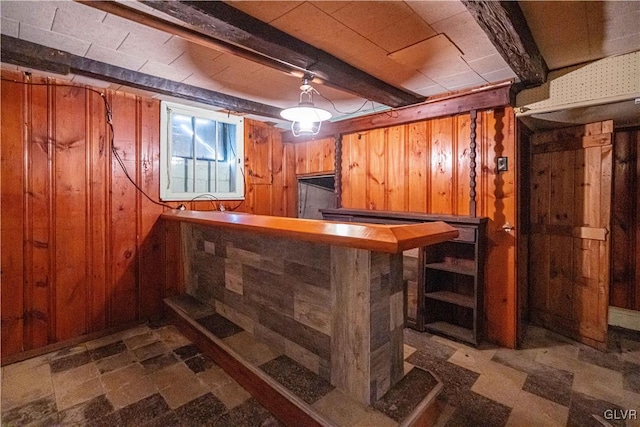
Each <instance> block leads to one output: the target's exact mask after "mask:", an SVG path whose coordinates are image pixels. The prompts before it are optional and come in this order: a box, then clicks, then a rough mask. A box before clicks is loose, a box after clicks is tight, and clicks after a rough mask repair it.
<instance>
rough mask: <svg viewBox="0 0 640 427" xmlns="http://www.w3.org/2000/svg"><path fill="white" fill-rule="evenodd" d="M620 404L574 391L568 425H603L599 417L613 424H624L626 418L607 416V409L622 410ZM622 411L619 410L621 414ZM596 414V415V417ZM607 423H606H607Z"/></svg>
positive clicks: (577, 426) (579, 426)
mask: <svg viewBox="0 0 640 427" xmlns="http://www.w3.org/2000/svg"><path fill="white" fill-rule="evenodd" d="M621 409H622V408H620V407H619V406H618V405H614V404H613V403H611V402H607V401H604V400H600V399H595V398H593V397H591V396H587V395H586V394H582V393H578V392H574V393H573V395H572V397H571V406H569V419H568V420H567V427H591V426H593V427H602V426H603V423H602V422H601V421H600V420H598V418H597V417H600V419H602V420H604V421H606V422H607V423H609V425H613V426H621V427H622V426H624V425H625V422H624V420H615V419H607V418H605V416H606V414H605V411H607V410H609V411H620V410H621ZM619 413H620V412H618V414H619ZM594 415H595V417H594ZM605 425H606V424H605Z"/></svg>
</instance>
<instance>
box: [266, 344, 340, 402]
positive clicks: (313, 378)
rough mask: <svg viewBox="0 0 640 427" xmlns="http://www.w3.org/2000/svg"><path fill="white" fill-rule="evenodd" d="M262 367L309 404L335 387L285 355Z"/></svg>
mask: <svg viewBox="0 0 640 427" xmlns="http://www.w3.org/2000/svg"><path fill="white" fill-rule="evenodd" d="M260 369H262V370H263V371H264V372H265V373H266V374H267V375H269V376H271V377H272V378H274V379H275V380H276V381H278V382H279V383H280V384H282V385H284V386H285V387H286V388H287V389H289V390H290V391H292V392H293V393H294V394H295V395H296V396H298V397H300V398H301V399H302V400H304V401H305V402H307V403H308V404H313V403H314V402H316V401H317V400H318V399H320V398H321V397H322V396H324V395H325V394H327V393H329V392H330V391H331V390H333V388H334V387H333V386H332V385H331V384H330V383H329V381H327V380H325V379H324V378H321V377H320V376H319V375H316V374H314V373H313V372H311V371H310V370H309V369H307V368H305V367H304V366H302V365H300V364H299V363H297V362H296V361H294V360H293V359H291V358H289V357H287V356H284V355H282V356H279V357H276V358H275V359H273V360H270V361H269V362H267V363H265V364H263V365H260Z"/></svg>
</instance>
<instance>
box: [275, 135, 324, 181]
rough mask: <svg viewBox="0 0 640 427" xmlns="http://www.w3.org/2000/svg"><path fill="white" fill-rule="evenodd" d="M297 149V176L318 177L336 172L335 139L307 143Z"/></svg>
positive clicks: (297, 146) (299, 144) (298, 144)
mask: <svg viewBox="0 0 640 427" xmlns="http://www.w3.org/2000/svg"><path fill="white" fill-rule="evenodd" d="M286 145H293V146H294V147H295V156H296V158H295V162H296V175H316V174H322V173H333V172H335V145H336V144H335V140H334V139H333V138H325V139H319V140H317V141H305V142H300V143H297V144H286Z"/></svg>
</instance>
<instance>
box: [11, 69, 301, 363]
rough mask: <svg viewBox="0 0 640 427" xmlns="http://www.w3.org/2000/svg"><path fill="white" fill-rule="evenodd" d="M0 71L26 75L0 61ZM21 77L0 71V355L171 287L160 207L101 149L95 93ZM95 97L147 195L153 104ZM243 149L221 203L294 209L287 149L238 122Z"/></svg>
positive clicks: (155, 142) (147, 310) (128, 312)
mask: <svg viewBox="0 0 640 427" xmlns="http://www.w3.org/2000/svg"><path fill="white" fill-rule="evenodd" d="M2 77H3V79H11V80H18V81H23V79H25V77H24V76H23V74H21V73H17V72H7V71H4V70H3V71H2ZM31 80H32V81H33V82H34V83H40V84H44V85H39V86H27V85H23V84H19V83H13V82H9V81H6V80H3V81H2V87H1V89H2V90H1V92H2V104H1V106H2V111H1V120H2V129H1V138H2V147H1V149H2V168H1V174H2V175H1V179H2V191H1V196H0V206H1V214H2V226H1V229H0V232H1V245H2V246H1V251H2V254H1V258H2V283H1V292H2V294H1V296H2V303H1V304H2V305H1V315H2V356H6V355H13V354H17V353H20V352H22V351H26V350H31V349H35V348H39V347H42V346H45V345H47V344H51V343H56V342H60V341H65V340H68V339H71V338H75V337H78V336H81V335H84V334H87V333H92V332H99V331H101V330H104V329H106V328H109V327H116V326H122V325H126V324H129V323H131V322H135V321H139V320H143V319H147V318H152V317H157V316H160V315H161V310H162V298H163V296H164V295H165V294H170V293H171V292H172V291H173V287H174V286H175V283H172V282H171V281H166V279H165V273H167V272H166V271H165V265H163V264H162V262H161V260H162V259H163V258H164V256H163V254H162V251H164V250H165V244H164V241H163V238H164V237H163V236H164V233H163V232H162V230H161V224H160V223H159V222H158V221H157V219H158V216H159V214H160V213H162V211H163V210H164V209H165V208H163V207H162V206H158V205H155V204H153V203H152V202H150V201H149V200H147V199H146V198H145V197H144V196H143V195H141V194H140V193H139V192H138V191H137V190H136V189H135V188H134V186H133V185H132V184H131V183H130V182H129V181H128V179H127V178H126V176H125V175H124V173H123V171H122V169H121V168H120V166H119V165H118V164H117V162H116V161H115V159H114V158H113V157H112V155H111V151H110V141H109V138H110V133H109V132H108V127H107V122H106V115H105V107H104V103H103V100H102V98H101V96H100V95H99V94H98V93H95V92H91V91H88V90H86V89H85V88H84V87H80V86H76V87H68V86H64V85H61V84H60V85H56V84H55V81H53V80H48V79H44V78H38V77H33V78H32V79H31ZM45 83H49V84H48V85H47V84H45ZM101 92H104V91H101ZM106 94H107V95H106V98H107V100H108V101H109V103H110V105H111V109H112V111H113V125H114V131H115V141H114V145H115V147H116V149H117V151H118V152H119V153H120V156H121V157H122V159H123V161H124V164H125V166H126V168H127V170H128V171H129V174H130V175H131V177H132V178H133V179H134V180H135V181H136V183H137V184H138V185H139V186H140V187H141V188H142V189H144V190H145V191H146V192H147V194H149V196H150V197H151V198H153V199H154V200H158V197H159V178H160V172H159V152H160V141H159V138H160V132H159V126H160V105H159V101H157V100H153V99H150V98H149V99H145V98H142V97H140V96H135V95H131V94H127V93H125V92H119V91H106ZM245 156H246V158H245V167H246V171H247V172H246V176H245V181H246V182H247V186H246V187H247V190H246V193H247V194H246V200H245V201H244V202H243V203H241V204H240V202H239V201H237V202H236V201H229V202H225V206H226V207H227V209H230V208H235V207H237V211H244V212H255V213H262V214H269V215H295V212H296V208H295V207H296V200H295V197H296V192H295V174H294V171H295V155H294V147H292V146H290V145H289V144H282V143H281V142H280V133H279V132H278V131H276V130H274V129H273V128H272V127H269V126H268V125H266V124H262V123H259V122H256V121H252V120H248V119H247V120H245ZM291 182H293V185H292V184H291ZM289 189H291V191H289ZM170 205H172V206H177V205H178V203H170ZM215 207H217V205H216V204H212V203H211V202H209V201H199V202H191V203H187V208H190V209H203V210H210V209H213V208H215ZM167 268H169V269H170V268H171V266H167ZM169 276H171V274H169Z"/></svg>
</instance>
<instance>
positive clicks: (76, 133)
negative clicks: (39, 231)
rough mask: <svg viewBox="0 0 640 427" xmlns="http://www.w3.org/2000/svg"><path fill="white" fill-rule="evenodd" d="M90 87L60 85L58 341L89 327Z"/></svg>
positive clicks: (57, 108) (57, 135) (57, 117)
mask: <svg viewBox="0 0 640 427" xmlns="http://www.w3.org/2000/svg"><path fill="white" fill-rule="evenodd" d="M85 96H86V93H85V90H84V89H83V88H79V87H72V88H69V87H61V86H57V87H56V89H55V134H54V135H53V142H54V144H55V150H56V154H55V156H56V159H55V175H56V179H55V208H54V209H55V230H56V243H55V262H56V311H55V313H56V334H55V336H56V339H57V340H59V341H60V340H65V339H70V338H73V337H76V336H79V335H82V334H83V333H85V332H86V331H87V321H86V305H85V304H86V301H85V298H86V292H87V290H86V281H85V278H86V270H87V258H86V241H87V235H86V234H87V232H86V221H87V218H86V197H87V190H88V189H87V188H86V175H85V171H86V168H87V164H86V152H85V150H86V146H87V144H86V134H85V123H84V120H85Z"/></svg>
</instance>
